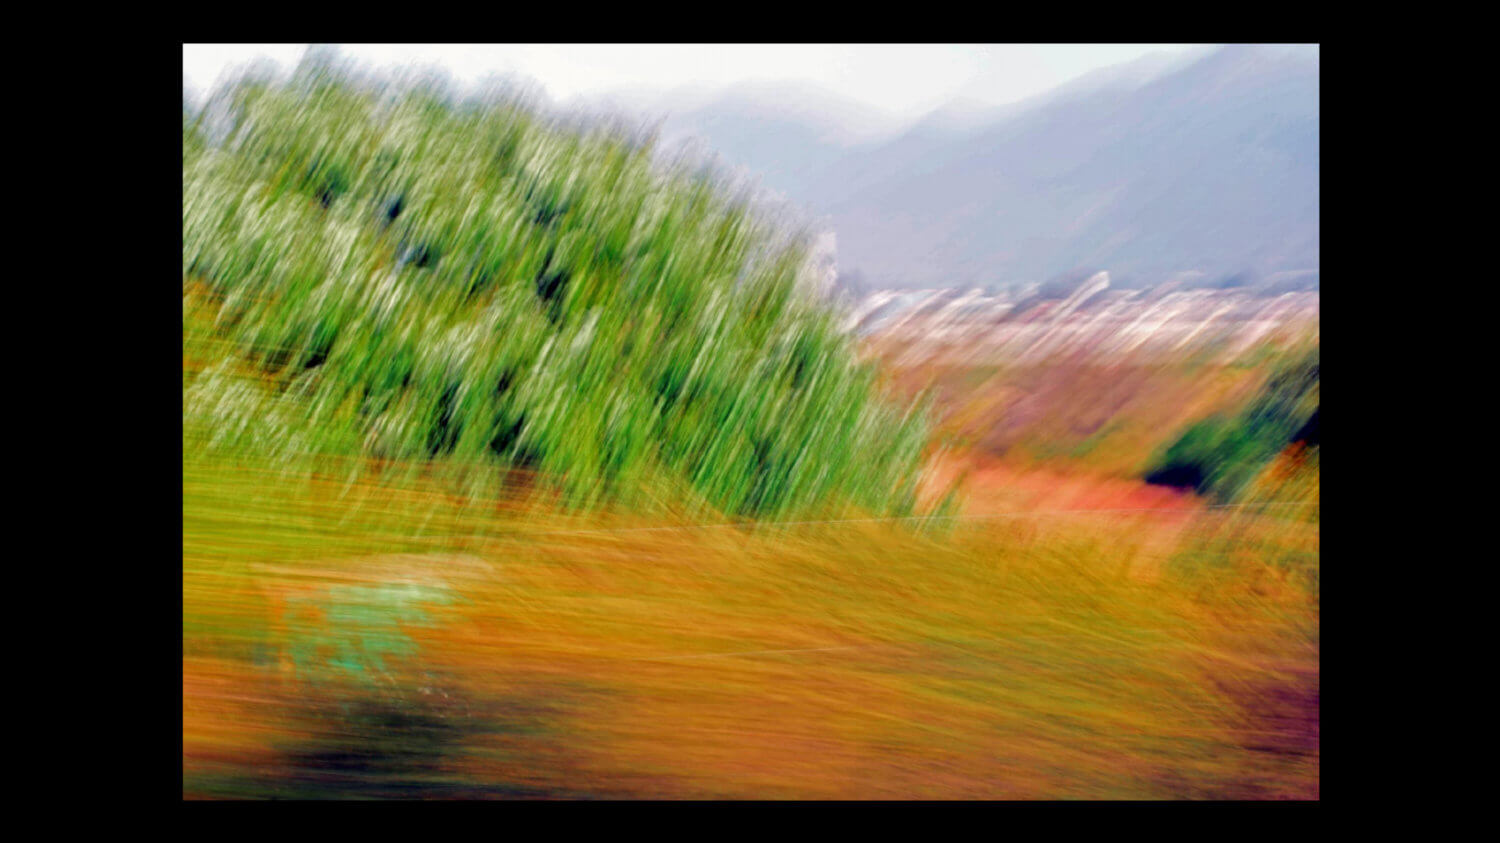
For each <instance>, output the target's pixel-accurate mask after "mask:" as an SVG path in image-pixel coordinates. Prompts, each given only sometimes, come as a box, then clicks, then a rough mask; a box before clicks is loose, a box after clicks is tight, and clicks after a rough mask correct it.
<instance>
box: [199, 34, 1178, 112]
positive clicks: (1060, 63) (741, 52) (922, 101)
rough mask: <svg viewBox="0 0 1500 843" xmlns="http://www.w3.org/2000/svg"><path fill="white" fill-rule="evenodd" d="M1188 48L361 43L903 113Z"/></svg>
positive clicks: (206, 75)
mask: <svg viewBox="0 0 1500 843" xmlns="http://www.w3.org/2000/svg"><path fill="white" fill-rule="evenodd" d="M1190 46H1191V45H1183V44H1051V45H1040V44H998V45H984V44H949V45H942V44H937V45H934V44H872V45H859V44H764V45H757V44H711V45H698V44H655V45H652V44H486V45H464V44H435V45H412V44H351V45H340V46H339V50H340V52H341V53H342V54H344V55H345V56H347V57H349V58H352V59H355V60H357V61H359V62H362V63H367V64H368V65H372V66H374V67H387V66H390V65H403V66H404V65H411V64H417V65H438V66H441V67H442V68H444V69H445V70H447V71H448V73H450V74H451V75H452V76H453V77H454V79H455V80H456V81H458V82H460V83H463V84H469V83H473V82H476V81H478V80H480V79H482V78H483V77H485V76H486V75H488V74H491V73H499V74H507V73H517V72H518V73H522V74H525V75H527V76H530V77H533V78H535V79H536V80H538V81H539V82H540V83H541V84H542V86H543V87H544V88H545V89H546V91H547V94H548V96H550V97H551V98H552V99H553V100H555V101H560V102H561V101H567V100H569V99H571V98H573V97H575V96H579V95H593V94H599V93H605V92H610V91H619V90H624V89H661V90H666V89H672V88H679V87H684V86H698V87H720V86H727V85H731V84H734V83H736V82H745V81H751V80H765V81H772V80H775V81H787V80H797V81H804V82H812V83H814V84H816V85H819V86H821V87H823V88H826V89H828V90H830V91H833V92H835V93H837V94H841V95H843V96H846V97H850V98H852V99H856V100H860V101H863V102H865V103H867V104H869V105H872V106H875V107H877V108H880V109H883V110H885V111H887V112H889V113H891V114H892V115H893V116H912V115H915V114H917V113H919V112H923V111H926V110H928V109H931V108H935V107H937V106H938V105H941V104H942V103H944V102H946V101H948V100H951V99H954V98H958V97H963V98H967V99H974V100H978V101H980V102H984V103H988V104H992V105H1001V104H1004V103H1008V102H1013V101H1015V100H1019V99H1023V98H1025V97H1028V96H1031V95H1033V94H1039V93H1041V92H1043V91H1046V90H1048V89H1050V88H1053V87H1056V86H1057V85H1060V84H1062V83H1064V82H1066V81H1068V80H1070V79H1073V78H1076V77H1078V76H1080V75H1082V74H1084V73H1087V72H1089V71H1091V70H1094V69H1097V68H1100V67H1104V66H1107V65H1111V64H1119V63H1121V62H1126V61H1130V60H1131V59H1135V58H1138V57H1140V56H1143V55H1145V54H1147V53H1152V52H1158V51H1161V52H1180V51H1182V50H1186V49H1189V48H1190ZM306 47H307V45H305V44H185V45H183V48H182V76H183V83H184V85H185V86H187V87H190V88H192V89H193V90H194V91H195V93H197V94H199V95H201V94H202V93H203V92H205V91H206V90H208V89H209V88H210V87H211V86H212V85H213V84H214V82H215V81H216V80H217V79H218V78H219V76H220V74H221V73H223V72H224V71H225V70H226V69H233V68H234V67H236V66H239V65H242V64H244V63H246V62H249V61H252V60H254V59H256V58H261V57H263V58H266V59H270V60H271V61H274V62H276V63H278V64H281V65H282V66H284V67H285V68H287V69H290V68H291V67H292V66H294V65H295V64H296V63H297V60H298V59H299V58H300V57H301V56H302V53H303V52H304V50H305V49H306Z"/></svg>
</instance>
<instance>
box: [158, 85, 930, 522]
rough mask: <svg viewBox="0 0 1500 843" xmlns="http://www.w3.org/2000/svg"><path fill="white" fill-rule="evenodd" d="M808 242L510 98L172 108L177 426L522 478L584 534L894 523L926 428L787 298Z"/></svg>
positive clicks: (346, 90)
mask: <svg viewBox="0 0 1500 843" xmlns="http://www.w3.org/2000/svg"><path fill="white" fill-rule="evenodd" d="M807 244H808V239H807V237H805V236H802V235H797V234H795V233H792V232H788V231H787V230H786V227H785V226H783V225H782V224H781V223H779V222H777V221H776V220H775V219H773V218H772V217H771V216H769V215H767V214H765V213H762V212H760V211H758V210H757V209H756V206H755V204H754V202H753V200H752V199H751V197H750V195H749V194H748V193H747V192H745V191H743V190H735V189H731V188H730V187H729V186H728V185H726V184H725V183H724V182H723V181H722V180H721V179H719V178H718V177H717V176H715V175H714V174H712V173H708V172H705V171H702V170H697V169H694V168H693V167H691V166H689V165H687V164H681V163H679V164H676V165H662V164H660V163H659V162H657V161H656V160H655V159H654V157H653V150H652V140H650V139H647V138H643V137H641V136H639V135H637V134H634V133H631V132H627V131H621V130H619V129H614V128H603V127H600V126H592V127H578V126H572V127H568V126H564V125H562V124H560V123H558V122H557V121H551V120H548V119H547V118H545V117H543V116H542V115H541V113H540V112H539V111H537V110H534V109H532V108H529V107H528V106H527V105H526V104H525V103H524V101H523V100H522V99H520V98H516V97H490V98H488V99H487V100H484V101H465V102H460V101H457V100H456V99H454V98H453V97H451V96H448V95H447V94H445V93H444V91H443V90H441V89H440V88H439V87H434V86H431V85H421V84H418V85H405V86H401V87H399V88H398V87H387V86H381V85H374V84H367V83H365V82H363V81H361V80H359V79H357V78H355V77H354V76H352V75H349V74H345V73H342V72H339V71H336V70H333V69H331V68H330V67H329V66H327V65H324V64H320V63H318V62H316V61H313V62H309V63H306V64H304V65H303V66H302V67H301V68H299V70H298V71H297V73H296V74H295V75H294V76H293V77H292V78H291V79H290V80H289V81H286V82H276V81H269V80H264V79H261V80H257V79H251V78H245V79H242V80H240V81H238V82H236V83H234V84H232V85H228V86H225V87H223V88H221V89H220V90H219V91H217V92H216V93H215V94H214V95H213V96H212V97H211V98H210V101H209V105H208V106H207V107H206V108H205V109H204V110H203V111H202V112H200V113H191V112H190V111H189V109H187V108H186V107H185V108H184V126H183V278H184V335H185V336H184V354H185V357H195V358H196V359H197V360H198V361H199V362H200V363H201V366H200V367H199V370H198V371H196V372H193V373H190V374H189V375H188V376H187V377H186V378H185V384H184V416H185V419H184V421H185V428H186V429H187V431H188V435H189V436H190V437H193V436H198V437H201V440H202V443H203V444H205V445H209V446H212V447H217V448H221V449H227V450H229V451H231V452H233V451H234V450H235V449H253V450H257V451H262V452H264V451H269V452H273V453H277V454H279V455H280V456H281V458H282V459H283V460H285V461H288V462H289V463H290V462H291V461H295V460H305V459H316V458H318V457H319V456H333V455H347V454H355V453H363V454H367V455H370V456H373V457H376V458H381V459H388V460H397V461H402V462H406V461H425V460H436V461H438V463H439V464H441V465H442V466H444V468H445V470H446V471H448V472H450V473H451V475H452V476H454V477H461V478H464V479H465V482H467V483H469V484H470V485H469V488H470V489H477V488H479V487H480V485H481V484H482V483H486V482H493V480H494V478H495V477H496V476H498V475H499V474H500V472H499V471H498V470H497V469H499V468H505V467H509V468H521V469H528V470H534V471H536V472H537V473H538V474H539V475H540V476H542V477H543V478H546V479H547V482H549V483H552V484H555V486H556V488H558V489H559V490H561V491H562V492H563V493H564V494H565V499H566V501H567V502H568V503H570V504H573V505H580V506H591V505H596V504H599V503H602V502H604V501H609V500H624V499H628V498H631V497H633V496H634V497H639V496H641V495H643V494H648V493H649V492H648V491H647V490H651V489H660V488H663V487H669V486H670V487H673V488H675V489H676V490H678V491H680V492H684V493H686V494H687V495H688V496H690V497H693V498H694V499H697V500H700V501H704V502H706V503H707V504H708V505H710V506H712V507H714V508H716V509H718V510H720V511H723V512H726V513H730V514H733V515H741V516H768V515H775V514H782V513H787V512H791V511H799V512H804V511H810V510H814V509H816V510H821V511H826V510H828V509H830V508H832V507H834V506H838V505H847V506H853V507H857V508H860V509H863V510H866V511H874V512H880V513H895V514H907V513H909V512H910V511H912V509H913V508H914V507H915V502H916V491H917V483H918V479H919V473H920V468H921V464H922V459H923V449H924V447H925V445H926V442H927V431H928V422H927V412H926V410H925V409H924V408H922V407H920V406H917V405H913V406H912V407H910V408H908V409H905V410H902V409H900V408H896V407H893V406H891V405H889V404H888V403H886V402H885V401H884V400H882V399H881V398H880V396H879V395H878V389H877V384H876V380H875V373H874V371H873V369H872V368H870V367H869V366H866V365H862V364H859V363H858V362H857V361H856V358H855V356H854V354H853V349H852V347H851V345H850V340H848V339H847V338H846V337H845V336H843V335H842V334H841V333H840V332H839V331H838V329H837V325H836V321H835V319H834V317H833V316H832V315H831V314H830V313H829V312H828V311H827V310H825V309H824V308H823V307H822V306H821V305H820V304H819V303H818V302H817V301H815V300H814V299H813V297H812V296H810V295H808V294H807V293H805V292H804V290H803V287H802V281H803V277H804V275H803V274H804V273H805V271H806V267H807V266H808V260H807V255H808V246H807ZM205 312H206V313H207V314H208V315H207V316H205V317H203V318H199V319H190V318H189V314H202V313H205Z"/></svg>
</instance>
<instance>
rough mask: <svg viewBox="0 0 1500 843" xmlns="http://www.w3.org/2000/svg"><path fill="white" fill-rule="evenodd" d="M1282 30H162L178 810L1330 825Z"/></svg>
mask: <svg viewBox="0 0 1500 843" xmlns="http://www.w3.org/2000/svg"><path fill="white" fill-rule="evenodd" d="M1318 162H1319V47H1318V46H1317V45H1314V44H1293V45H1284V44H1279V45H1271V44H1227V45H1226V44H994V45H979V44H491V45H481V44H441V45H419V44H388V45H380V44H346V45H307V44H265V45H260V44H184V45H183V129H182V334H183V335H182V349H183V384H182V412H183V416H182V450H183V454H182V456H183V466H182V498H183V500H182V530H183V534H182V613H183V617H182V651H183V655H182V745H183V749H182V780H183V781H182V792H183V798H184V799H185V800H495V799H500V800H570V801H571V800H630V801H635V800H671V801H703V800H711V801H729V800H733V801H773V800H774V801H783V800H799V801H807V800H818V801H827V800H835V801H887V800H896V801H913V800H920V801H953V800H961V801H1036V800H1043V801H1185V800H1197V801H1204V800H1208V801H1226V800H1232V801H1247V800H1248V801H1271V800H1274V801H1286V800H1299V801H1316V800H1318V799H1319V781H1320V742H1319V722H1320V720H1319V690H1320V658H1319V641H1320V591H1319V581H1320V577H1319V566H1320V554H1319V537H1320V507H1319V501H1320V498H1319V478H1320V469H1319V448H1320V438H1319V427H1318V411H1319V374H1318V370H1319V354H1320V331H1319V327H1320V305H1319V296H1320V275H1319V267H1320V264H1319V183H1320V182H1319V163H1318Z"/></svg>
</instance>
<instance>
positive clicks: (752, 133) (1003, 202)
mask: <svg viewBox="0 0 1500 843" xmlns="http://www.w3.org/2000/svg"><path fill="white" fill-rule="evenodd" d="M1318 73H1319V59H1318V52H1317V49H1316V48H1315V47H1313V48H1276V47H1256V46H1231V47H1224V48H1219V49H1216V50H1210V51H1207V52H1202V53H1194V54H1192V55H1191V56H1190V58H1189V60H1187V61H1185V62H1184V61H1181V60H1179V61H1176V62H1171V61H1166V60H1163V59H1162V58H1161V57H1156V56H1148V57H1146V58H1145V59H1142V60H1140V61H1137V62H1133V63H1129V64H1126V65H1122V66H1120V67H1117V68H1111V69H1107V70H1106V71H1100V72H1096V73H1094V74H1090V75H1089V76H1088V77H1086V78H1082V79H1079V80H1075V82H1073V83H1070V84H1068V85H1065V86H1063V87H1062V88H1059V89H1057V90H1055V91H1053V92H1051V93H1049V94H1046V95H1043V96H1040V97H1036V98H1033V99H1032V100H1028V101H1024V102H1021V103H1015V104H1011V105H1008V106H1004V107H1000V108H979V107H975V105H974V104H972V103H968V104H966V103H962V102H955V103H953V104H951V105H950V106H948V107H946V108H943V109H939V110H938V111H936V112H934V113H932V114H930V115H928V116H927V117H926V118H925V119H923V120H920V121H918V122H917V123H915V124H914V125H911V126H909V127H907V128H906V129H905V130H904V131H902V132H900V133H899V134H896V135H894V136H891V134H890V132H889V130H888V129H886V130H885V131H884V132H880V131H875V130H873V129H872V130H869V131H865V132H862V133H846V134H844V135H836V134H834V133H831V132H830V131H829V130H828V129H827V126H826V124H827V123H828V121H829V119H830V118H829V116H828V115H830V114H846V115H852V116H851V117H850V118H849V120H841V122H844V123H847V124H848V125H850V126H858V125H864V126H872V125H878V121H876V119H875V118H876V116H875V115H871V114H868V113H865V114H861V113H860V112H859V111H858V110H857V107H856V106H854V105H852V104H844V105H842V106H839V107H837V108H835V107H833V105H829V104H825V105H820V106H819V107H818V108H815V109H804V110H798V109H794V108H792V107H790V105H789V104H790V103H794V102H798V101H801V100H803V99H806V100H808V101H812V102H819V103H827V102H828V101H829V100H831V96H830V95H827V94H823V93H820V92H817V91H812V90H804V89H790V88H781V89H778V90H777V91H775V92H762V93H761V94H760V95H759V96H752V95H753V94H754V93H755V92H745V91H738V92H733V93H731V94H728V95H725V97H723V98H722V99H721V100H719V101H715V102H710V103H708V104H701V103H699V104H694V105H692V106H691V107H688V108H685V109H681V110H679V111H675V112H672V114H671V116H670V117H669V118H668V119H667V120H666V123H665V127H666V128H667V129H669V130H670V131H671V132H672V133H675V134H677V135H688V134H696V135H698V136H700V137H702V138H703V139H704V140H705V143H706V144H707V145H708V146H709V147H712V148H715V149H718V150H719V151H720V152H721V153H722V154H723V155H724V157H725V158H726V159H728V160H729V161H730V162H732V163H734V164H737V165H741V166H744V167H745V168H746V169H747V170H749V171H750V172H753V173H756V174H759V175H760V176H761V177H762V178H763V180H764V183H765V185H766V187H768V188H771V189H773V190H775V191H779V192H781V193H784V194H785V195H786V196H787V197H788V198H789V199H791V200H793V201H795V202H796V203H799V204H800V205H802V206H803V207H804V208H805V210H806V211H807V212H808V213H809V215H810V216H812V217H815V218H818V219H819V220H820V221H821V224H823V225H826V226H827V227H829V228H830V229H831V230H833V231H834V232H835V233H836V234H837V237H838V243H839V265H840V268H841V269H842V270H844V271H859V272H861V273H863V274H864V275H865V276H867V277H868V278H869V282H870V283H872V284H874V285H876V286H903V287H922V286H948V285H953V284H1002V285H1008V284H1013V283H1021V282H1028V281H1038V282H1039V281H1045V280H1047V279H1049V278H1051V277H1053V276H1055V275H1057V274H1060V273H1066V272H1071V271H1075V270H1087V271H1098V270H1107V271H1108V272H1109V273H1110V274H1111V276H1112V277H1113V278H1114V279H1115V282H1116V284H1117V285H1122V284H1123V285H1131V284H1150V283H1157V282H1160V281H1164V280H1167V279H1168V278H1170V277H1172V276H1174V275H1178V274H1181V273H1188V272H1193V273H1201V274H1204V275H1207V276H1209V277H1211V278H1214V279H1218V278H1228V277H1233V276H1246V275H1248V276H1250V277H1252V278H1260V277H1271V276H1276V275H1277V274H1278V273H1302V275H1303V277H1304V282H1303V284H1302V286H1304V287H1306V286H1309V285H1311V286H1316V270H1317V268H1318V265H1319V262H1318V254H1319V253H1318V244H1319V217H1318V207H1319V206H1318V199H1319V180H1318V150H1319V120H1318V116H1319V81H1318ZM855 117H859V118H860V119H858V120H856V119H854V118H855ZM1309 276H1310V278H1309Z"/></svg>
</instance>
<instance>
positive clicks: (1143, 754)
mask: <svg viewBox="0 0 1500 843" xmlns="http://www.w3.org/2000/svg"><path fill="white" fill-rule="evenodd" d="M1294 458H1295V455H1293V456H1292V457H1290V458H1289V459H1294ZM952 470H957V469H956V468H954V469H952ZM1288 470H1289V469H1288ZM1314 470H1315V469H1314ZM1285 474H1286V471H1281V472H1280V473H1278V472H1276V471H1273V472H1271V473H1269V475H1268V476H1269V477H1272V478H1273V479H1274V478H1276V477H1282V476H1283V475H1285ZM352 477H357V478H362V479H351V478H346V477H340V478H331V477H325V478H317V479H308V478H306V477H283V476H280V475H278V474H276V473H275V472H274V471H271V470H270V469H268V468H265V467H262V466H255V465H249V464H229V463H225V462H216V461H213V460H210V459H209V458H207V457H204V456H200V455H198V454H197V452H196V449H195V448H194V447H192V445H191V444H189V443H185V462H184V476H183V494H184V503H183V554H184V558H183V791H184V796H185V797H187V798H256V799H259V798H298V799H303V798H377V799H380V798H412V797H418V798H563V799H642V798H645V799H650V798H657V799H1038V798H1040V799H1225V798H1245V799H1286V798H1292V799H1309V798H1311V799H1316V798H1317V797H1318V781H1319V741H1318V691H1319V662H1318V648H1319V644H1318V641H1319V639H1318V628H1319V612H1318V593H1317V559H1318V541H1319V529H1318V515H1317V510H1316V500H1317V498H1316V488H1315V487H1314V488H1313V490H1312V495H1311V498H1310V499H1309V498H1308V497H1307V496H1306V491H1305V484H1304V487H1303V497H1302V498H1301V499H1300V500H1301V502H1302V504H1303V505H1302V506H1297V507H1290V508H1282V509H1277V508H1274V507H1263V508H1262V507H1245V508H1228V509H1210V508H1206V507H1205V506H1204V505H1203V503H1202V502H1201V501H1198V500H1197V499H1195V498H1192V497H1190V496H1186V495H1181V494H1178V493H1175V492H1167V491H1164V490H1160V489H1154V488H1150V487H1144V486H1141V485H1139V484H1133V483H1131V482H1130V481H1122V480H1098V481H1094V480H1089V479H1087V478H1080V477H1077V476H1074V477H1066V476H1063V475H1049V474H1047V473H1045V472H1038V471H1034V470H1030V469H1027V468H1024V467H1021V468H1011V467H1007V466H1005V465H1003V464H1000V463H998V462H993V461H992V462H990V463H985V464H983V465H980V466H979V467H978V469H977V470H974V471H972V473H971V475H970V477H971V483H970V485H971V489H970V504H969V508H968V510H967V511H966V513H965V517H964V518H962V519H958V520H955V521H950V522H946V526H943V528H942V529H941V530H937V529H934V526H933V525H923V524H920V523H914V522H896V523H890V522H846V523H828V524H816V523H813V524H807V523H804V524H789V525H782V526H777V525H761V526H758V527H755V528H753V529H750V528H746V527H726V526H710V527H688V526H683V527H681V528H678V526H676V525H671V524H670V523H669V522H663V520H662V519H661V518H659V517H658V518H654V519H653V520H651V521H649V522H643V521H639V520H637V521H629V520H621V519H619V518H617V517H611V516H605V515H597V516H594V517H592V518H589V519H582V518H568V517H565V516H560V515H548V514H545V513H544V512H543V511H542V510H541V508H540V506H538V505H523V504H511V503H500V504H494V505H490V506H488V507H478V506H464V505H462V504H460V503H458V502H457V501H456V500H455V499H453V498H450V497H449V496H448V495H446V494H444V493H443V492H442V491H440V490H438V489H436V488H432V486H433V485H434V484H433V483H430V482H421V481H405V482H400V483H397V482H395V481H391V482H380V481H379V480H378V478H376V477H375V476H374V475H373V474H372V473H371V472H365V473H362V474H358V475H353V476H352ZM1268 482H1271V481H1268ZM1268 488H1269V487H1268ZM1263 491H1264V490H1263ZM1275 491H1276V490H1275V489H1270V492H1271V494H1274V493H1275ZM1268 496H1269V495H1268ZM1257 497H1259V496H1257ZM664 523H666V524H667V525H668V527H669V528H662V526H663V524H664Z"/></svg>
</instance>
